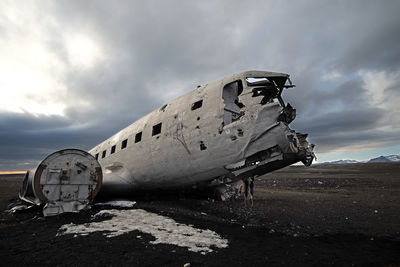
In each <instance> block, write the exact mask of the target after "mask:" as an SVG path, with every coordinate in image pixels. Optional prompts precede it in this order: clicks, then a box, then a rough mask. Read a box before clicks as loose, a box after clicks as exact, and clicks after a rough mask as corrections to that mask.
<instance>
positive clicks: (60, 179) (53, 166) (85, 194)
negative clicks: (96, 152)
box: [19, 149, 103, 216]
mask: <svg viewBox="0 0 400 267" xmlns="http://www.w3.org/2000/svg"><path fill="white" fill-rule="evenodd" d="M102 181H103V173H102V170H101V167H100V164H99V163H98V161H97V160H96V159H95V158H94V157H93V156H92V155H91V154H89V153H87V152H85V151H83V150H79V149H64V150H60V151H57V152H54V153H53V154H51V155H49V156H48V157H47V158H45V159H44V160H43V161H42V162H41V163H40V165H39V166H38V168H37V169H36V170H35V171H27V172H26V175H25V179H24V182H23V185H22V187H21V190H20V193H19V197H20V198H21V199H22V200H24V201H27V202H30V203H32V204H36V205H40V204H45V206H44V207H43V214H44V215H45V216H51V215H57V214H60V213H63V212H77V211H80V210H82V209H83V208H85V207H86V206H87V205H88V204H89V203H90V202H91V201H92V200H93V199H94V197H95V196H96V195H97V193H98V192H99V191H100V187H101V185H102Z"/></svg>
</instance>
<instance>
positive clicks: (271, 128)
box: [21, 71, 315, 215]
mask: <svg viewBox="0 0 400 267" xmlns="http://www.w3.org/2000/svg"><path fill="white" fill-rule="evenodd" d="M293 87H295V86H294V85H293V84H292V82H291V81H290V79H289V75H288V74H285V73H276V72H266V71H247V72H242V73H238V74H234V75H231V76H227V77H225V78H223V79H221V80H218V81H215V82H212V83H209V84H205V85H201V86H198V87H197V88H196V89H194V90H193V91H191V92H189V93H187V94H185V95H183V96H181V97H179V98H177V99H175V100H174V101H172V102H170V103H168V104H165V105H163V106H162V107H161V108H158V109H156V110H154V111H153V112H151V113H149V114H148V115H146V116H144V117H143V118H141V119H139V120H138V121H136V122H134V123H133V124H131V125H130V126H128V127H126V128H125V129H123V130H121V131H120V132H118V133H116V134H115V135H113V136H111V137H110V138H108V139H107V140H105V141H104V142H102V143H100V144H99V145H97V146H95V147H94V148H93V149H91V150H90V151H89V153H90V154H91V155H93V156H94V158H93V156H91V155H88V154H82V153H83V151H81V152H80V154H79V153H78V154H79V156H77V157H78V158H79V160H78V159H76V160H75V159H73V157H72V156H71V157H72V158H71V157H69V156H67V155H69V152H70V153H71V155H76V153H75V152H74V151H73V150H66V151H69V152H68V153H67V152H63V153H61V152H56V153H55V154H56V155H58V157H55V156H52V155H54V154H52V155H50V156H49V157H48V158H46V159H45V160H44V161H43V162H42V163H41V165H39V167H38V169H37V170H36V172H35V174H34V176H33V178H30V177H31V173H29V175H27V178H26V181H25V182H24V186H23V189H22V191H23V192H22V191H21V192H22V194H21V197H22V198H23V199H25V200H28V201H31V202H33V203H47V204H46V207H45V214H48V215H49V214H57V213H61V212H63V211H75V210H79V209H81V208H82V206H85V205H87V204H88V203H89V202H90V200H92V199H93V198H94V196H95V195H96V193H97V192H98V190H100V186H101V190H100V193H101V194H108V195H109V196H112V195H114V196H116V197H119V196H121V195H122V194H125V195H128V196H134V195H135V193H137V192H141V191H149V190H150V191H152V192H154V191H156V192H158V190H181V189H187V188H191V189H193V188H196V189H201V188H215V189H216V190H215V191H216V192H220V195H221V198H226V197H227V196H228V195H230V193H229V194H227V193H224V192H223V191H224V190H222V189H221V188H228V189H229V190H230V192H231V191H232V190H231V189H232V186H229V185H234V184H235V183H237V181H239V180H240V179H244V178H247V177H251V176H254V175H262V174H265V173H268V172H271V171H273V170H276V169H279V168H283V167H286V166H288V165H291V164H293V163H296V162H299V161H301V162H303V163H304V164H305V165H306V166H309V165H310V164H311V163H312V161H313V159H314V157H315V156H314V153H313V148H314V145H312V144H309V143H308V141H307V140H306V138H307V134H302V133H298V132H296V131H294V130H292V129H291V128H290V127H289V124H290V123H291V122H292V121H293V120H294V119H295V118H296V110H295V109H294V108H293V107H292V106H291V105H290V104H289V103H286V104H285V102H284V99H283V97H282V92H283V90H286V89H288V88H293ZM57 153H58V154H57ZM74 153H75V154H74ZM84 159H85V160H84ZM71 160H72V161H71ZM96 160H97V161H96ZM66 162H69V165H66ZM77 162H79V163H77ZM100 165H101V168H100V167H99V166H100ZM78 172H79V173H78ZM92 173H93V175H92ZM66 177H67V178H66ZM102 178H103V179H102ZM70 181H74V183H73V184H68V183H69V182H70ZM30 184H32V188H30V187H29V185H30ZM27 185H28V186H27ZM227 185H228V186H227ZM35 186H36V187H35ZM59 188H62V190H61V191H60V192H58V191H57V190H59ZM72 188H74V189H72ZM77 188H79V190H82V191H79V190H78V191H77ZM81 188H86V189H85V190H84V189H81ZM93 188H95V189H93ZM47 191H48V192H47ZM56 191H57V192H56ZM32 192H33V195H34V196H35V197H33V198H30V197H31V196H32ZM67 192H69V193H67ZM77 192H78V193H77Z"/></svg>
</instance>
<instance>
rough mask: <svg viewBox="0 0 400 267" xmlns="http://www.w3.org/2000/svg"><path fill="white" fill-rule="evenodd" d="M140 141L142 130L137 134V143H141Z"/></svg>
mask: <svg viewBox="0 0 400 267" xmlns="http://www.w3.org/2000/svg"><path fill="white" fill-rule="evenodd" d="M140 141H142V132H140V133H137V134H136V135H135V143H139V142H140Z"/></svg>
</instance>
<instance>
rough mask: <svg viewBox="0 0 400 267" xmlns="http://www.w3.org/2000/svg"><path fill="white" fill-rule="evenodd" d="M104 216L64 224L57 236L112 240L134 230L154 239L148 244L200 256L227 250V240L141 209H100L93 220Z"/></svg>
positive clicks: (211, 232) (210, 232)
mask: <svg viewBox="0 0 400 267" xmlns="http://www.w3.org/2000/svg"><path fill="white" fill-rule="evenodd" d="M104 215H106V216H107V215H111V216H113V217H112V218H111V219H108V220H104V221H101V222H91V223H84V224H73V223H70V224H64V225H62V226H61V227H60V229H59V231H58V233H57V236H60V235H65V234H78V235H87V234H89V233H93V232H103V235H105V236H106V237H115V236H119V235H122V234H125V233H128V232H131V231H134V230H138V231H140V232H143V233H147V234H151V235H152V236H154V237H155V239H156V240H154V241H151V242H150V243H152V244H160V243H163V244H171V245H177V246H180V247H187V248H188V250H189V251H193V252H200V253H201V254H206V253H208V252H212V251H213V250H212V249H211V246H214V247H217V248H226V247H228V240H226V239H224V238H222V237H221V236H219V235H218V234H217V233H215V232H213V231H211V230H209V229H206V230H204V229H198V228H194V227H191V226H188V225H185V224H181V223H177V222H176V221H174V220H173V219H171V218H168V217H165V216H161V215H158V214H155V213H151V212H147V211H145V210H142V209H133V210H102V211H100V212H98V213H97V214H95V215H94V218H99V217H100V218H101V217H103V216H104Z"/></svg>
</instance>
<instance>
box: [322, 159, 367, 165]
mask: <svg viewBox="0 0 400 267" xmlns="http://www.w3.org/2000/svg"><path fill="white" fill-rule="evenodd" d="M349 163H360V162H359V161H357V160H353V159H344V160H343V159H341V160H335V161H328V162H323V163H321V164H349Z"/></svg>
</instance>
